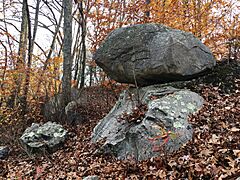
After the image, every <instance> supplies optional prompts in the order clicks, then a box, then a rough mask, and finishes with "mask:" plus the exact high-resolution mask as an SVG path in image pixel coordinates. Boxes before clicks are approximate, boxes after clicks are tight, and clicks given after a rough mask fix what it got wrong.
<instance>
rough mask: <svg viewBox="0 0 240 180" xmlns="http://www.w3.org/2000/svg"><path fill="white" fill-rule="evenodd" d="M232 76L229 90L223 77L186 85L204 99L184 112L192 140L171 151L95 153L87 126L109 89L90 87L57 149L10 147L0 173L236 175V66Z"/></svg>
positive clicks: (239, 168) (239, 163) (239, 152)
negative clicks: (77, 119)
mask: <svg viewBox="0 0 240 180" xmlns="http://www.w3.org/2000/svg"><path fill="white" fill-rule="evenodd" d="M232 78H234V79H233V80H232V81H234V82H235V85H236V88H238V89H233V90H231V93H226V92H225V91H224V90H223V88H226V86H224V83H221V86H220V85H219V87H218V86H217V84H219V83H218V82H215V84H213V83H210V84H207V83H197V86H194V88H192V90H193V91H195V92H198V93H199V94H201V95H202V96H203V97H204V99H205V100H206V102H205V104H204V107H203V108H202V109H201V110H200V111H199V112H198V113H197V114H195V115H193V116H192V117H190V118H189V120H190V122H191V123H192V126H193V128H194V136H193V140H192V141H191V142H189V143H187V144H186V145H184V146H183V147H182V148H181V149H180V150H179V151H177V152H175V153H173V154H171V155H166V154H165V155H161V156H159V157H155V158H151V159H150V160H146V161H142V162H136V161H135V160H131V159H129V160H125V161H121V160H118V159H116V158H114V157H112V156H108V155H101V154H100V155H99V154H98V155H97V154H95V153H94V152H95V150H96V149H95V148H96V146H94V145H92V144H91V142H90V139H91V138H90V136H91V132H92V129H93V127H94V126H95V125H96V123H97V122H98V121H99V120H100V119H101V118H103V117H104V115H105V114H106V113H108V111H109V110H110V108H111V107H112V105H114V101H113V99H114V94H110V95H108V96H105V97H103V94H107V93H109V92H102V93H99V90H97V88H96V89H94V90H92V91H89V93H90V94H87V95H86V97H89V99H91V101H90V102H91V103H93V104H89V105H88V104H86V106H84V108H81V109H79V110H83V111H84V115H85V118H86V123H84V124H82V125H76V126H66V128H68V130H69V131H70V132H71V136H70V137H69V139H68V140H67V142H66V144H65V145H64V147H62V149H60V150H59V151H57V152H55V153H53V154H52V155H48V158H46V157H38V158H36V159H30V158H29V157H27V156H26V155H25V154H24V152H21V153H16V152H15V154H14V152H12V153H11V155H10V157H9V158H8V159H7V160H4V161H0V166H1V167H3V168H0V176H2V177H3V178H6V179H7V178H10V179H11V178H12V179H13V178H14V177H21V178H22V179H31V178H34V177H36V178H39V179H58V178H60V177H62V178H65V179H74V178H75V179H81V178H82V177H85V176H89V175H97V176H99V177H100V178H101V179H189V180H191V179H236V178H238V177H239V176H240V143H239V137H240V122H239V120H240V103H239V102H240V94H239V92H240V91H239V87H240V86H239V85H238V84H240V80H239V79H240V72H239V73H238V74H236V75H235V76H233V77H232ZM211 82H212V81H211ZM106 97H108V100H107V99H106ZM106 102H108V103H106ZM96 107H99V108H96ZM92 109H94V111H92ZM143 109H144V108H143ZM137 110H139V109H137ZM141 112H142V111H141ZM134 117H135V116H134ZM13 151H14V150H13ZM15 151H16V149H15ZM17 152H18V151H17Z"/></svg>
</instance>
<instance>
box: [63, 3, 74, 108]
mask: <svg viewBox="0 0 240 180" xmlns="http://www.w3.org/2000/svg"><path fill="white" fill-rule="evenodd" d="M63 9H64V27H63V34H64V39H63V78H62V93H63V103H62V105H63V106H66V105H67V103H68V102H70V101H71V79H72V74H71V73H72V54H71V49H72V48H71V46H72V1H71V0H63Z"/></svg>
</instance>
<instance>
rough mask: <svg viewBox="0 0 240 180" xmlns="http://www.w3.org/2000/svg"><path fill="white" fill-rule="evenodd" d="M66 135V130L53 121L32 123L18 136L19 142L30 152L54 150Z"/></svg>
mask: <svg viewBox="0 0 240 180" xmlns="http://www.w3.org/2000/svg"><path fill="white" fill-rule="evenodd" d="M66 137H67V130H65V129H64V128H63V127H62V125H60V124H57V123H55V122H50V121H49V122H47V123H45V124H43V125H40V124H36V123H33V124H32V126H31V127H28V128H27V129H26V130H25V131H24V133H23V135H22V136H21V137H20V140H21V142H22V143H23V145H24V146H26V147H27V149H28V150H29V151H30V152H34V151H36V152H41V151H42V150H49V151H54V150H56V148H57V147H59V146H60V145H61V144H62V143H63V142H64V141H65V139H66Z"/></svg>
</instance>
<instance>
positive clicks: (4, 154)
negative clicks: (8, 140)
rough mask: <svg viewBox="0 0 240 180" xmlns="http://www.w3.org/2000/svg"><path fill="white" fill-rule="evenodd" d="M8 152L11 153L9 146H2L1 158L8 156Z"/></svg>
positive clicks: (0, 147) (0, 150)
mask: <svg viewBox="0 0 240 180" xmlns="http://www.w3.org/2000/svg"><path fill="white" fill-rule="evenodd" d="M8 153H9V147H7V146H0V159H4V158H6V157H7V155H8Z"/></svg>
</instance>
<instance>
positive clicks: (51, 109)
mask: <svg viewBox="0 0 240 180" xmlns="http://www.w3.org/2000/svg"><path fill="white" fill-rule="evenodd" d="M71 93H72V94H71V96H72V99H73V100H76V99H78V98H79V95H80V92H79V90H77V89H76V88H72V89H71ZM62 98H63V96H62V94H56V95H54V96H53V97H52V98H51V99H50V100H49V101H48V102H47V103H46V104H45V105H44V108H43V114H44V117H45V118H46V119H47V120H48V121H56V120H57V119H59V118H61V117H63V115H64V113H66V112H67V111H66V107H63V105H62ZM71 107H72V106H71ZM68 109H69V108H68ZM71 111H73V108H72V109H71ZM68 112H70V110H69V111H68ZM65 115H69V113H68V114H65ZM67 119H68V120H69V121H70V122H72V121H74V120H73V119H72V117H70V116H69V117H68V116H67Z"/></svg>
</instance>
